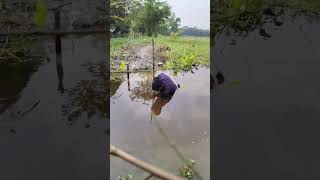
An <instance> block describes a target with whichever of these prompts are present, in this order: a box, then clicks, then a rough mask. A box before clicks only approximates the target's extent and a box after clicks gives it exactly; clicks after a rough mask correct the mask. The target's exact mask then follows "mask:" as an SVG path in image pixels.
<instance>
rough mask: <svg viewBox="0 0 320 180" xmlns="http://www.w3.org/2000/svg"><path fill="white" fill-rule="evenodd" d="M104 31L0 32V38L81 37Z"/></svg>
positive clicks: (103, 32) (104, 32) (103, 31)
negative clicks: (19, 36) (21, 36)
mask: <svg viewBox="0 0 320 180" xmlns="http://www.w3.org/2000/svg"><path fill="white" fill-rule="evenodd" d="M107 32H108V31H106V30H99V29H98V30H92V29H91V30H73V31H57V30H53V31H16V32H0V36H11V35H12V36H18V35H23V36H56V35H60V36H66V35H83V34H106V33H107Z"/></svg>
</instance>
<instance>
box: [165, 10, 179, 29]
mask: <svg viewBox="0 0 320 180" xmlns="http://www.w3.org/2000/svg"><path fill="white" fill-rule="evenodd" d="M180 23H181V19H180V18H179V17H176V15H175V14H174V13H172V14H171V17H170V18H169V19H168V30H169V31H170V32H173V33H176V32H178V31H179V26H180Z"/></svg>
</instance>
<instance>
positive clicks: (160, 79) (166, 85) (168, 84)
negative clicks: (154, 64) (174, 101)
mask: <svg viewBox="0 0 320 180" xmlns="http://www.w3.org/2000/svg"><path fill="white" fill-rule="evenodd" d="M152 90H154V91H159V95H160V97H162V98H164V97H172V96H173V95H174V93H175V92H176V90H177V86H176V84H175V83H174V82H173V81H172V80H171V79H170V77H169V76H167V75H165V74H164V73H161V74H159V75H158V76H157V77H155V78H154V80H153V83H152Z"/></svg>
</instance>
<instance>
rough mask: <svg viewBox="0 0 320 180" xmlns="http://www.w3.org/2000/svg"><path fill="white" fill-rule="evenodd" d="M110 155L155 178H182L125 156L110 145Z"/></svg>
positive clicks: (168, 179) (127, 155) (176, 179)
mask: <svg viewBox="0 0 320 180" xmlns="http://www.w3.org/2000/svg"><path fill="white" fill-rule="evenodd" d="M110 154H112V155H114V156H117V157H119V158H121V159H123V160H125V161H128V162H129V163H131V164H133V165H135V166H137V167H139V168H141V169H143V170H145V171H147V172H149V173H151V174H153V175H154V176H156V177H159V178H162V179H165V180H182V178H179V177H177V176H175V175H173V174H170V173H168V172H166V171H164V170H162V169H160V168H158V167H155V166H153V165H151V164H148V163H146V162H143V161H141V160H139V159H137V158H135V157H133V156H131V155H130V154H127V153H126V152H124V151H122V150H121V149H119V148H116V147H114V146H113V145H110Z"/></svg>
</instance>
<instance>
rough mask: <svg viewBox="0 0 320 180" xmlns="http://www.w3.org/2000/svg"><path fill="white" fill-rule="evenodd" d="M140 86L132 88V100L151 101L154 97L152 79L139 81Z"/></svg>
mask: <svg viewBox="0 0 320 180" xmlns="http://www.w3.org/2000/svg"><path fill="white" fill-rule="evenodd" d="M137 84H138V86H137V87H135V88H134V89H132V91H131V94H130V95H129V96H130V98H131V100H132V101H139V100H143V101H151V100H152V99H153V91H152V88H151V87H152V81H149V80H146V81H139V82H137Z"/></svg>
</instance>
